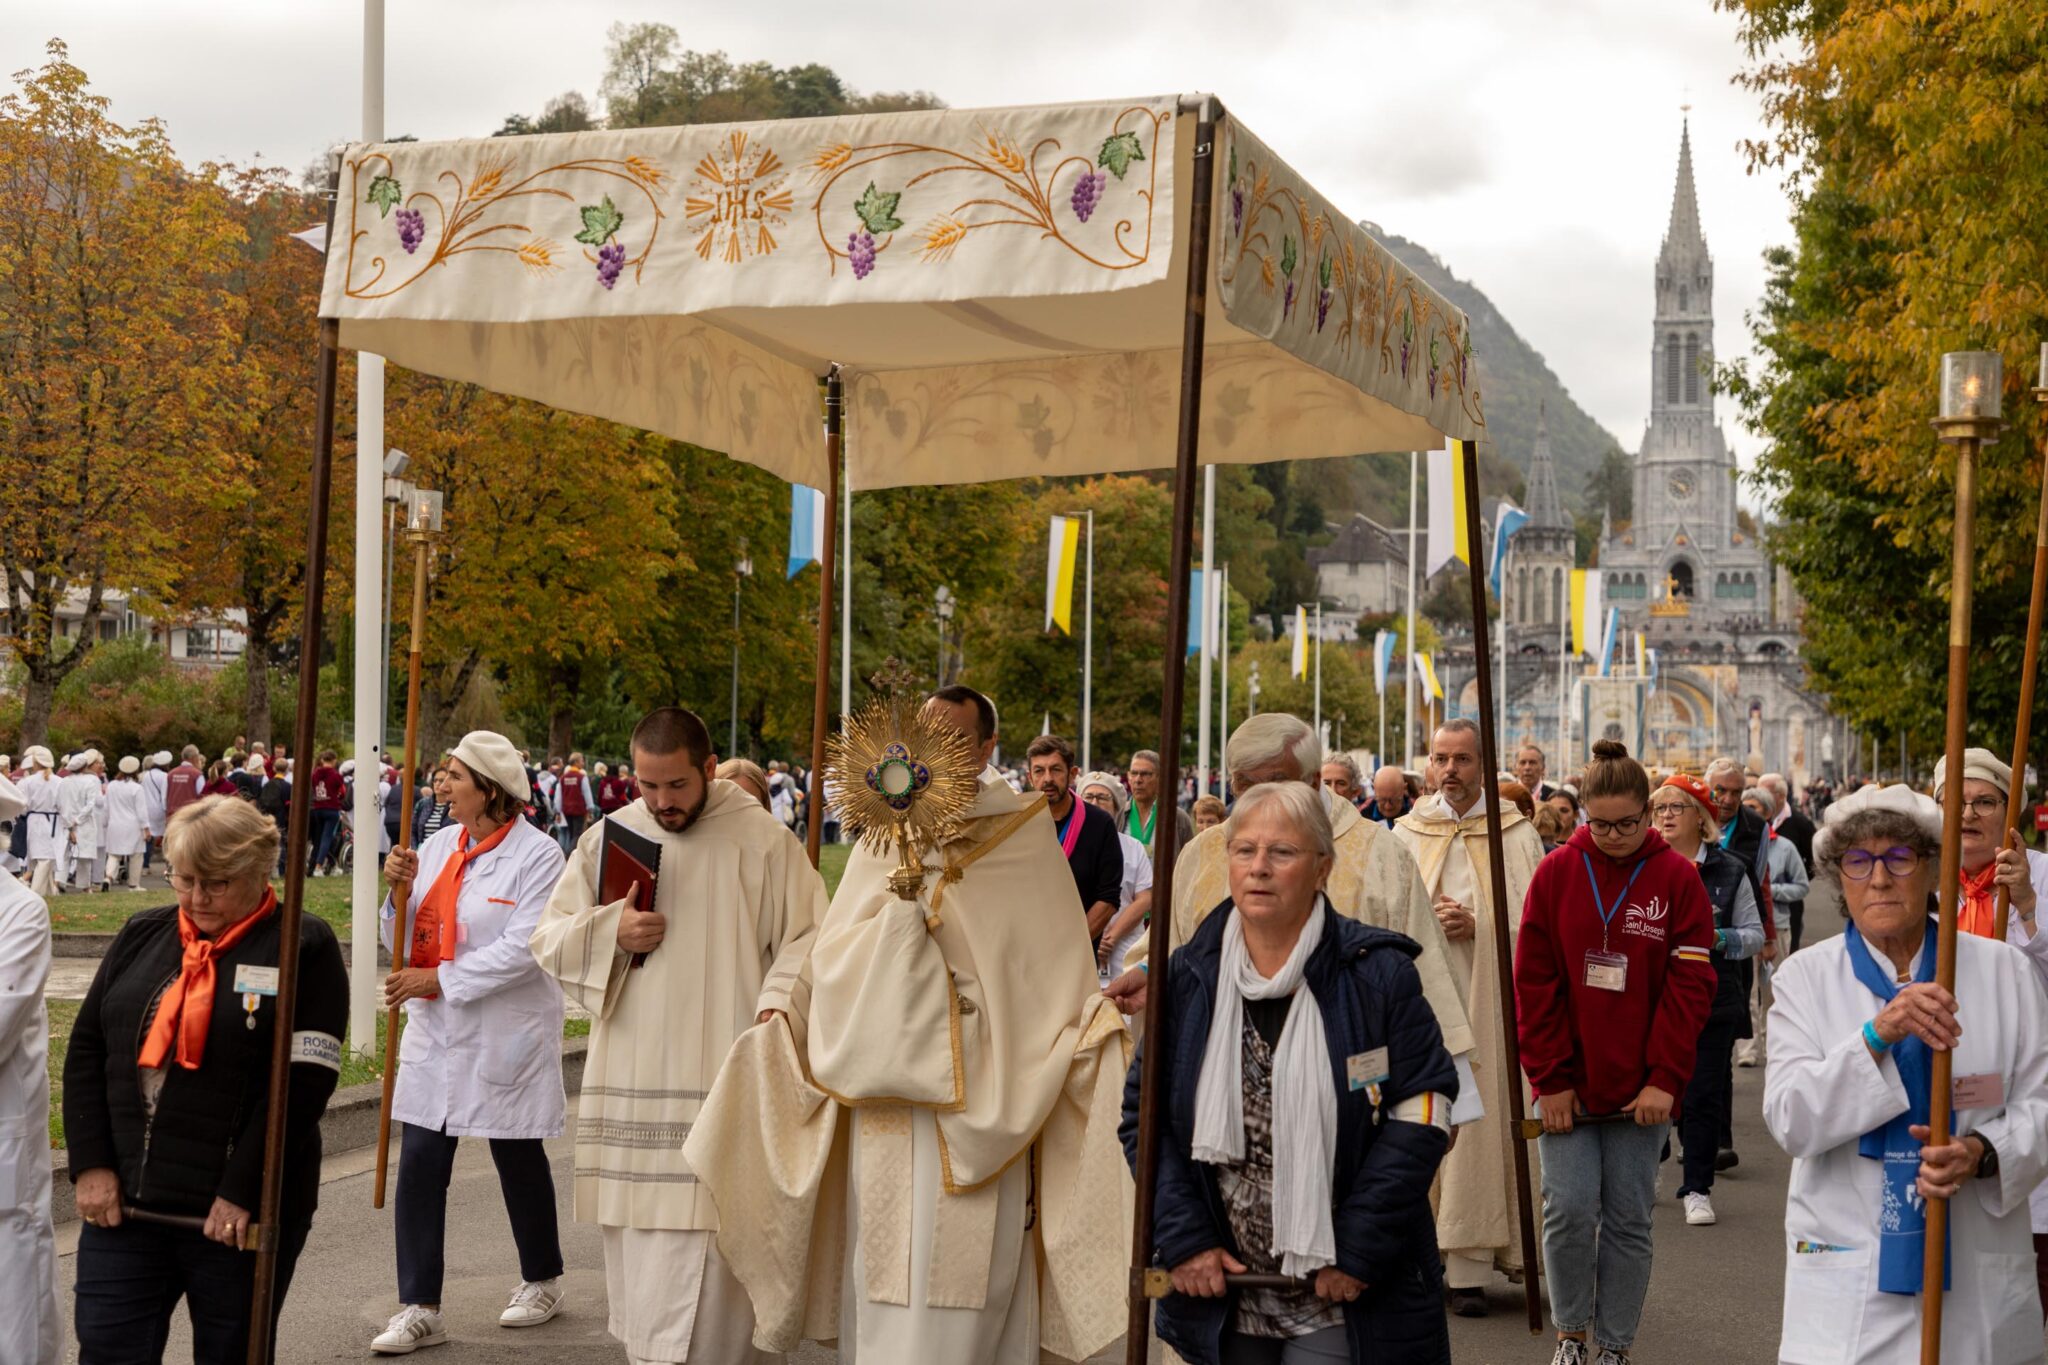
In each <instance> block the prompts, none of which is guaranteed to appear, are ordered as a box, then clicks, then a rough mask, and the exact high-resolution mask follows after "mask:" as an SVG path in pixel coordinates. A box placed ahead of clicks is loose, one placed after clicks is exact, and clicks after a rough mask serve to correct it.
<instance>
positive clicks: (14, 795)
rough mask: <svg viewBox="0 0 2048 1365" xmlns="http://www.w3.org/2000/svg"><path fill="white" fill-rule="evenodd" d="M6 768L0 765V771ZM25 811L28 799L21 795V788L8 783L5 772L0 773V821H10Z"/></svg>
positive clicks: (3, 764) (2, 764)
mask: <svg viewBox="0 0 2048 1365" xmlns="http://www.w3.org/2000/svg"><path fill="white" fill-rule="evenodd" d="M6 766H7V765H6V764H5V763H0V769H4V768H5V767H6ZM27 809H28V798H27V797H26V796H23V795H22V794H21V788H19V787H17V786H15V785H14V783H12V782H10V781H9V780H8V778H7V774H6V773H5V772H0V820H12V819H14V818H15V817H16V816H18V815H20V814H21V813H22V812H23V811H25V810H27Z"/></svg>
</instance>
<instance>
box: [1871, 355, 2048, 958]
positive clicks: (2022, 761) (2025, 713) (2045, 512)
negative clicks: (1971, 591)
mask: <svg viewBox="0 0 2048 1365" xmlns="http://www.w3.org/2000/svg"><path fill="white" fill-rule="evenodd" d="M2034 401H2035V402H2037V403H2040V404H2042V410H2043V411H2044V412H2048V341H2044V342H2042V343H2041V373H2040V375H2039V376H2038V377H2037V378H2036V379H2035V381H2034ZM2044 454H2048V452H2044ZM2044 604H2048V458H2044V459H2043V460H2042V461H2041V510H2040V513H2039V515H2038V517H2037V519H2036V521H2035V523H2034V586H2033V592H2032V594H2031V596H2029V598H2028V599H2027V647H2026V648H2025V649H2024V650H2022V651H2021V653H2020V715H2019V720H2018V722H2017V723H2016V725H2015V727H2014V734H2013V741H2012V790H2011V791H2010V792H2008V793H2007V794H2006V801H2005V828H2006V836H2007V837H2006V838H2005V839H2004V840H2003V841H2001V843H2000V847H2002V848H2016V847H2018V845H2017V844H2016V843H2014V842H2013V839H2012V837H2011V836H2012V835H2014V834H2016V833H2018V831H2019V827H2020V818H2021V816H2022V814H2023V813H2024V812H2025V811H2026V809H2027V801H2026V798H2025V793H2026V790H2027V743H2028V739H2029V733H2030V726H2031V724H2032V722H2033V719H2034V680H2035V678H2036V677H2037V676H2039V673H2040V663H2041V612H2042V608H2043V605H2044ZM1905 743H1906V737H1905V736H1904V735H1901V736H1899V744H1900V746H1901V748H1902V749H1903V747H1904V745H1905ZM1901 766H1904V765H1903V764H1902V765H1901ZM2011 916H2012V892H2011V890H2010V889H2009V888H2007V887H2005V886H2004V885H2001V886H2000V887H1999V888H1998V908H1997V910H1996V912H1995V913H1994V915H1993V917H1992V925H1991V941H1992V942H1993V943H2003V942H2005V927H2006V925H2007V924H2008V923H2009V922H2010V919H2011Z"/></svg>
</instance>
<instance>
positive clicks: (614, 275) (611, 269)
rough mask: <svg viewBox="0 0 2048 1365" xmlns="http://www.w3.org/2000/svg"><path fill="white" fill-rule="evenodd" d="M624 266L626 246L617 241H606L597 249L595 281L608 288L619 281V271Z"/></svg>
mask: <svg viewBox="0 0 2048 1365" xmlns="http://www.w3.org/2000/svg"><path fill="white" fill-rule="evenodd" d="M625 268H626V248H624V247H622V246H620V245H619V244H618V243H617V242H608V243H606V244H605V245H603V246H601V247H599V248H598V249H597V282H598V283H599V284H601V285H603V286H604V287H605V288H607V289H610V288H611V287H612V286H613V285H616V284H617V283H618V282H619V272H620V271H621V270H624V269H625Z"/></svg>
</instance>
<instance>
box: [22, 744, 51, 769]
mask: <svg viewBox="0 0 2048 1365" xmlns="http://www.w3.org/2000/svg"><path fill="white" fill-rule="evenodd" d="M21 761H22V765H23V766H24V767H29V768H54V767H56V766H57V760H55V759H53V758H51V757H50V751H49V750H48V749H45V748H44V747H43V746H42V745H40V744H31V745H29V746H28V747H27V748H26V749H23V750H22V751H21Z"/></svg>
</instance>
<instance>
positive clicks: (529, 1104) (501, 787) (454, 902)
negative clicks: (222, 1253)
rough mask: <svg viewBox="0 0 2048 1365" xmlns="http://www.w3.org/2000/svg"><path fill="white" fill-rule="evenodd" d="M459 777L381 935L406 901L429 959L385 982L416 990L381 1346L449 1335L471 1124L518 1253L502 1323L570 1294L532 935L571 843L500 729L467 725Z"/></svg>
mask: <svg viewBox="0 0 2048 1365" xmlns="http://www.w3.org/2000/svg"><path fill="white" fill-rule="evenodd" d="M446 790H447V793H448V805H449V815H450V819H451V823H450V824H449V825H447V826H446V827H444V828H443V829H442V830H441V831H440V832H439V833H437V834H435V835H434V836H433V837H432V838H430V839H428V840H427V841H426V843H424V844H422V845H421V846H420V848H419V849H418V850H417V852H415V851H413V850H410V849H400V850H397V851H394V852H393V853H392V854H391V856H390V857H389V858H388V859H387V860H386V861H385V865H384V874H385V877H386V879H387V880H388V881H389V882H390V883H391V896H390V897H389V898H387V899H386V901H385V902H384V925H383V938H384V942H385V943H386V944H387V945H389V944H390V943H391V942H392V941H393V938H394V935H395V933H396V932H397V921H396V915H395V912H394V910H393V904H394V902H403V903H404V904H405V905H406V907H407V911H408V916H409V924H410V926H411V935H410V937H411V942H412V961H413V962H414V963H415V964H424V965H415V966H412V967H410V968H399V969H398V970H394V971H393V972H392V973H391V975H390V976H389V977H387V978H386V979H385V983H384V990H385V1001H386V1003H387V1005H389V1004H396V1003H397V1002H399V1001H405V1002H407V1004H406V1018H407V1027H406V1030H405V1040H404V1042H403V1044H402V1045H401V1047H400V1050H399V1066H398V1088H397V1094H396V1095H395V1097H394V1099H393V1101H392V1109H391V1112H392V1117H393V1118H394V1119H396V1120H397V1121H398V1123H399V1124H400V1125H401V1126H400V1144H401V1145H400V1149H399V1158H398V1195H397V1233H398V1297H399V1302H400V1304H401V1305H402V1307H401V1308H400V1309H399V1312H398V1313H397V1315H396V1316H394V1317H393V1318H392V1319H391V1321H390V1323H389V1324H388V1325H387V1326H386V1327H385V1329H384V1331H383V1332H382V1333H380V1334H379V1335H378V1336H377V1337H376V1339H375V1340H374V1341H372V1342H371V1343H370V1349H371V1350H373V1351H376V1352H378V1353H379V1354H382V1355H404V1354H407V1353H408V1352H411V1351H415V1350H417V1349H419V1348H420V1347H422V1346H437V1345H439V1344H441V1343H442V1342H444V1341H446V1340H447V1339H448V1337H447V1330H446V1328H445V1326H444V1325H443V1322H442V1318H441V1280H442V1240H443V1236H444V1234H445V1231H446V1227H447V1220H448V1177H449V1173H450V1171H451V1170H452V1169H453V1168H454V1164H455V1144H456V1140H457V1139H459V1138H465V1137H475V1138H488V1139H489V1140H490V1144H491V1160H492V1161H493V1162H494V1163H496V1165H497V1167H498V1183H499V1186H500V1187H501V1188H502V1190H503V1191H504V1195H505V1211H506V1213H507V1214H509V1215H510V1216H511V1220H512V1241H513V1244H514V1245H515V1246H516V1247H517V1248H518V1251H519V1278H520V1283H519V1287H518V1289H516V1290H515V1291H514V1292H513V1294H512V1301H511V1303H510V1305H509V1306H508V1307H507V1308H506V1309H505V1311H504V1312H503V1313H502V1314H501V1315H500V1316H499V1318H498V1321H499V1323H500V1325H502V1326H505V1327H531V1326H535V1325H537V1324H539V1323H543V1322H546V1321H547V1320H548V1319H550V1318H552V1317H553V1316H554V1315H555V1314H556V1313H557V1312H558V1311H560V1308H561V1302H562V1293H561V1288H560V1286H559V1284H558V1277H559V1276H560V1275H561V1273H562V1246H561V1238H560V1236H559V1235H558V1232H557V1229H556V1222H555V1182H554V1178H553V1176H552V1175H551V1174H550V1172H549V1168H548V1157H547V1153H546V1152H545V1151H544V1150H543V1149H542V1147H541V1139H542V1138H550V1137H557V1136H559V1135H560V1134H561V1132H562V1116H563V1110H564V1104H563V1098H562V991H561V988H560V987H559V986H557V985H556V984H555V981H554V978H552V977H550V976H548V975H547V974H545V973H544V972H542V971H541V969H540V966H539V964H537V963H536V962H535V961H534V959H533V952H532V950H531V949H530V948H529V947H528V946H527V944H528V941H529V940H530V939H532V937H533V931H534V927H535V926H536V925H537V924H539V923H540V915H541V911H542V910H543V909H545V908H546V906H547V902H548V897H549V896H550V895H551V894H552V893H553V892H554V889H555V883H556V882H557V881H558V880H560V879H561V875H562V863H563V858H562V849H561V846H560V845H559V844H557V843H556V842H555V841H554V840H553V839H550V838H549V837H548V836H547V835H545V834H543V833H541V832H540V831H539V830H537V829H535V828H534V827H533V826H532V825H530V824H528V823H527V822H526V821H525V820H524V819H522V818H521V812H522V811H523V809H524V807H525V804H526V801H527V797H528V788H527V782H526V770H525V768H524V767H523V766H522V765H521V764H520V762H519V752H518V750H516V749H514V748H513V747H512V743H511V741H510V740H507V739H506V738H505V737H504V736H503V735H497V734H492V733H491V732H490V731H488V730H475V731H472V732H470V733H469V734H467V735H465V736H463V738H462V742H461V743H460V744H457V745H456V746H455V748H454V749H453V750H452V751H451V752H450V754H449V761H448V775H447V779H446ZM394 956H395V954H394Z"/></svg>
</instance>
